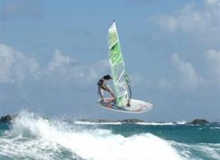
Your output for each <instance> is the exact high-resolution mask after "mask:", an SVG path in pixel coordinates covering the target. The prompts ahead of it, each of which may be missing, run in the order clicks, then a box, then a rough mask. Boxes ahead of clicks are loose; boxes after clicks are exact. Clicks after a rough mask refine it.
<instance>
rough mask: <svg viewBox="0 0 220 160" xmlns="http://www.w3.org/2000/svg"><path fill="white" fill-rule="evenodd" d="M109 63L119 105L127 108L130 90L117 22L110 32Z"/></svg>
mask: <svg viewBox="0 0 220 160" xmlns="http://www.w3.org/2000/svg"><path fill="white" fill-rule="evenodd" d="M108 45H109V62H110V66H111V72H112V77H113V83H114V86H115V94H116V96H117V99H116V100H117V104H118V105H119V106H125V105H126V103H127V101H128V100H129V90H128V85H127V82H126V76H127V75H126V74H125V64H124V59H123V56H122V52H121V47H120V42H119V37H118V33H117V28H116V24H115V22H113V24H112V26H111V27H110V28H109V30H108Z"/></svg>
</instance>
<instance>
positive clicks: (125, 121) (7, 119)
mask: <svg viewBox="0 0 220 160" xmlns="http://www.w3.org/2000/svg"><path fill="white" fill-rule="evenodd" d="M16 117H17V115H10V114H8V115H5V116H2V117H1V118H0V122H11V120H13V119H14V118H16ZM75 121H78V122H89V123H122V124H136V123H154V122H146V121H143V120H140V119H136V118H131V119H122V120H109V119H76V120H75ZM155 123H167V122H155ZM170 123H171V122H170ZM174 123H176V122H174ZM212 123H218V122H209V121H207V120H206V119H200V118H196V119H194V120H193V121H192V122H186V123H184V124H212Z"/></svg>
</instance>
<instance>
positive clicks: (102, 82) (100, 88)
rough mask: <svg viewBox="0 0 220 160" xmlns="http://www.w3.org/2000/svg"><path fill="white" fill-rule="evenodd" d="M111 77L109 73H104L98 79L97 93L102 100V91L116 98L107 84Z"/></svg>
mask: <svg viewBox="0 0 220 160" xmlns="http://www.w3.org/2000/svg"><path fill="white" fill-rule="evenodd" d="M111 79H112V77H111V76H110V75H105V76H103V77H102V78H101V79H100V80H99V81H98V83H97V84H98V94H99V96H100V97H101V99H102V101H104V96H103V91H107V92H109V93H110V94H111V96H112V97H113V98H114V100H116V98H115V94H114V93H113V91H112V90H111V88H110V87H109V86H108V85H107V81H109V80H111Z"/></svg>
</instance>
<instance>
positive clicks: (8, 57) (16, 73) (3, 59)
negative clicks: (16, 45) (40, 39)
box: [0, 44, 39, 83]
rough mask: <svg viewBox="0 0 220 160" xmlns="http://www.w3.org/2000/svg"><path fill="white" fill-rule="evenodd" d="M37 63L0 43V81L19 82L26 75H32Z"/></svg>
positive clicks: (36, 68) (35, 70) (37, 65)
mask: <svg viewBox="0 0 220 160" xmlns="http://www.w3.org/2000/svg"><path fill="white" fill-rule="evenodd" d="M38 69H39V64H38V63H37V61H36V60H35V59H34V58H28V57H26V56H25V55H24V54H22V53H21V52H18V51H16V50H14V49H13V48H11V47H9V46H6V45H4V44H0V82H4V83H14V82H21V81H23V80H24V79H25V76H26V75H34V74H35V73H36V72H37V71H38Z"/></svg>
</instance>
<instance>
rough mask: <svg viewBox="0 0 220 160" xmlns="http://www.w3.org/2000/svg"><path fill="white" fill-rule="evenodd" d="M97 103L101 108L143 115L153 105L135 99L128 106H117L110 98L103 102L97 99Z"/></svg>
mask: <svg viewBox="0 0 220 160" xmlns="http://www.w3.org/2000/svg"><path fill="white" fill-rule="evenodd" d="M97 103H98V104H100V106H101V107H102V108H105V109H109V110H112V111H116V112H124V113H144V112H148V111H150V110H151V109H153V104H151V103H149V102H144V101H141V100H137V99H131V100H130V106H126V105H125V106H118V105H117V102H115V101H114V99H113V98H112V97H108V98H105V101H102V100H101V99H99V100H98V101H97Z"/></svg>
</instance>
